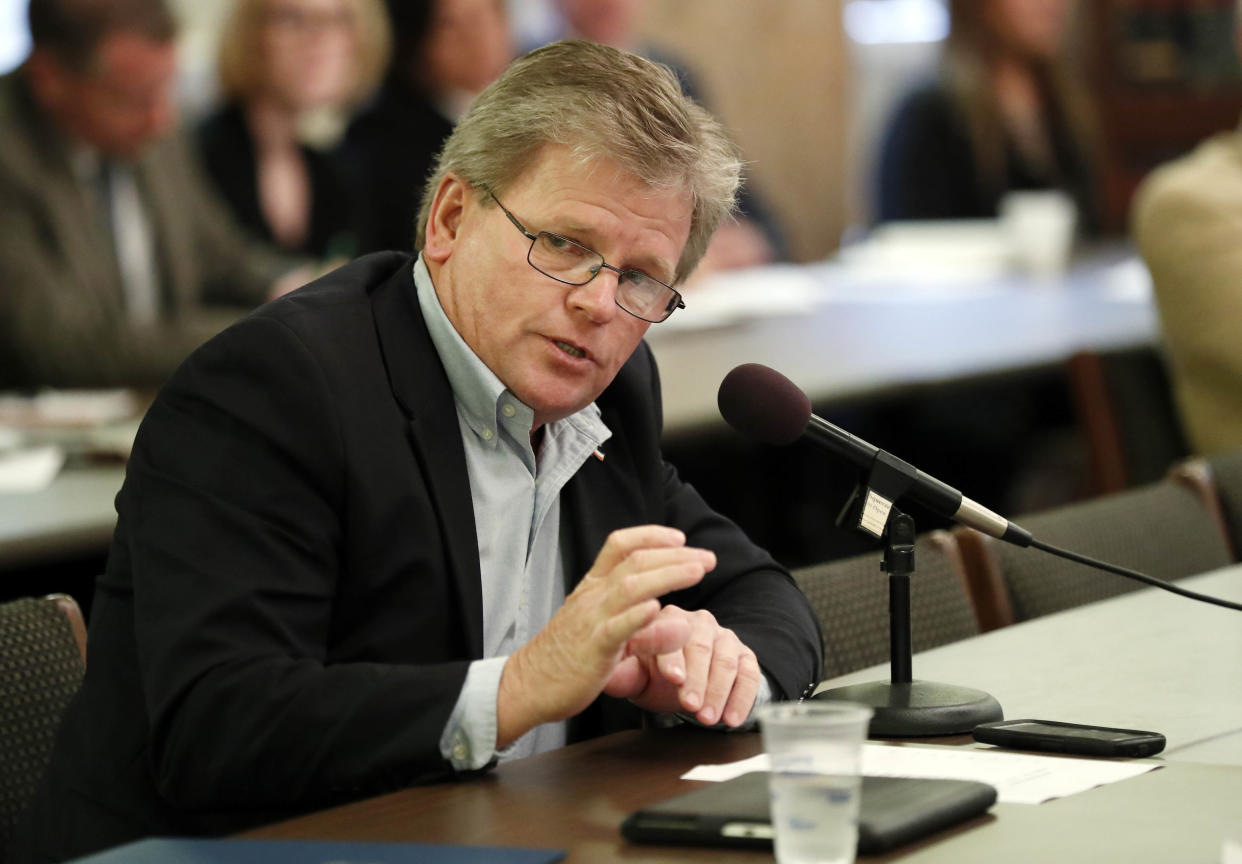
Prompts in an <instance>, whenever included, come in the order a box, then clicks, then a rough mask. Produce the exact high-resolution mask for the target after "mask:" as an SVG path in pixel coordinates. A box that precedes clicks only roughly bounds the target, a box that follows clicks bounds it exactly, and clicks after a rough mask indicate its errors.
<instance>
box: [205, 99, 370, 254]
mask: <svg viewBox="0 0 1242 864" xmlns="http://www.w3.org/2000/svg"><path fill="white" fill-rule="evenodd" d="M254 147H255V142H254V139H253V138H252V137H251V135H250V130H249V129H248V128H247V126H246V118H245V115H244V113H243V111H242V109H241V107H240V106H238V105H226V106H225V107H223V108H221V109H220V110H219V111H217V112H216V113H215V114H212V115H211V116H210V117H208V118H207V119H206V120H204V121H203V123H202V125H200V126H199V127H198V148H199V153H200V155H201V157H202V160H203V167H204V168H205V169H206V172H207V175H208V177H210V178H211V180H212V181H213V182H214V183H215V186H216V189H217V191H218V192H219V193H220V196H221V197H222V198H224V200H225V201H226V202H227V203H228V205H229V208H230V209H231V210H232V211H233V218H234V219H236V220H237V223H238V224H239V225H241V226H242V227H243V228H245V229H246V230H248V231H249V232H250V233H251V234H252V235H254V236H255V237H258V238H259V239H261V240H264V241H265V242H267V243H270V244H272V245H278V244H277V240H276V238H275V237H274V236H273V235H272V229H271V226H269V225H268V223H267V217H265V216H264V215H263V210H262V206H261V205H260V203H259V188H258V174H257V171H258V161H257V160H258V157H257V155H256V154H255V149H254ZM299 149H300V151H301V154H302V159H303V160H304V162H305V165H306V173H307V178H308V180H309V183H310V223H309V225H308V226H307V232H306V239H305V240H304V241H303V243H302V244H301V245H300V246H298V247H297V248H288V249H286V250H285V251H288V252H296V253H300V254H303V255H310V256H313V257H316V258H352V257H353V256H354V255H355V254H357V252H358V248H357V247H358V238H357V236H356V235H355V230H354V223H355V222H356V221H357V219H356V217H355V210H354V207H353V194H352V193H351V192H350V191H349V190H348V188H347V185H348V184H347V179H346V177H345V174H344V169H343V167H342V166H341V165H340V164H339V163H340V160H339V158H338V157H337V154H334V153H331V152H326V151H320V150H316V149H314V148H313V147H307V146H302V147H300V148H299Z"/></svg>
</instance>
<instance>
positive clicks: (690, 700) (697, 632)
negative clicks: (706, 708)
mask: <svg viewBox="0 0 1242 864" xmlns="http://www.w3.org/2000/svg"><path fill="white" fill-rule="evenodd" d="M718 628H719V625H718V624H717V623H716V619H715V618H714V617H712V616H711V615H710V614H707V613H701V612H700V613H695V614H694V615H693V616H691V633H690V638H689V639H687V640H686V645H685V647H684V648H682V649H681V653H682V655H683V656H684V657H685V660H686V681H685V683H684V684H682V686H681V694H680V695H681V704H682V707H683V708H685V709H686V710H687V711H692V712H697V711H698V710H699V709H700V708H702V707H703V704H704V702H703V699H704V694H705V693H706V692H707V676H708V672H709V671H710V669H711V661H712V650H713V645H714V643H715V638H716V631H717V629H718Z"/></svg>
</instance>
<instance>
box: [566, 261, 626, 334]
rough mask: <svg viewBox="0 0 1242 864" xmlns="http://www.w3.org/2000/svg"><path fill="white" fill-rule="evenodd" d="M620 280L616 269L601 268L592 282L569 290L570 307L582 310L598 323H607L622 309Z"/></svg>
mask: <svg viewBox="0 0 1242 864" xmlns="http://www.w3.org/2000/svg"><path fill="white" fill-rule="evenodd" d="M618 280H619V277H618V275H617V274H616V273H615V272H614V271H612V270H609V269H607V268H604V269H602V270H600V271H599V273H598V274H596V276H595V278H594V279H592V280H591V281H590V282H588V283H586V284H585V285H578V286H577V287H575V288H574V289H573V290H572V291H570V292H569V304H570V307H571V308H574V309H579V310H581V311H582V312H584V313H585V314H586V316H587V317H588V318H590V319H591V320H592V321H593V322H595V323H597V324H607V323H608V322H609V321H611V320H612V319H613V318H615V317H616V315H617V313H618V312H620V311H621V309H620V308H619V307H618V306H617V288H618V287H620V283H619V281H618Z"/></svg>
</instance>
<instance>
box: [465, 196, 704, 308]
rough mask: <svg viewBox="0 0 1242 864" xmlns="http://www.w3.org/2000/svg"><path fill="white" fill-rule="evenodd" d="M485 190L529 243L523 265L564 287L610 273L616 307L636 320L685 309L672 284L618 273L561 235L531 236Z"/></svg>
mask: <svg viewBox="0 0 1242 864" xmlns="http://www.w3.org/2000/svg"><path fill="white" fill-rule="evenodd" d="M484 191H485V192H487V194H488V195H490V196H491V198H492V200H493V201H495V202H496V206H498V207H499V208H500V209H501V210H503V211H504V212H505V215H506V216H508V217H509V221H510V222H512V223H513V226H514V227H515V228H517V229H518V230H519V231H521V232H522V234H523V235H524V236H525V237H526V238H527V239H528V240H530V251H529V252H527V253H526V263H528V264H530V266H532V267H534V268H535V269H536V270H538V271H539V272H540V273H542V274H543V275H544V276H548V277H550V278H552V279H555V280H556V281H557V282H562V283H564V284H566V285H585V284H587V283H588V282H590V281H591V280H592V279H594V278H595V277H596V276H598V275H599V271H601V270H611V271H612V272H613V273H616V274H617V297H616V302H617V305H618V306H620V307H621V308H622V309H623V310H625V311H626V312H628V313H629V314H631V315H633V316H634V317H635V318H641V319H642V320H644V321H650V322H651V323H652V324H659V323H660V322H661V321H663V320H665V319H666V318H668V316H670V315H672V314H673V313H674V312H675V311H677V310H678V309H685V308H686V304H685V303H683V302H682V300H681V294H679V293H678V292H677V291H676V290H674V288H673V287H672V286H671V285H665V284H664V283H663V282H661V281H660V280H659V279H656V278H654V277H651V276H648V275H647V274H646V273H644V272H643V271H641V270H620V269H618V268H616V267H613V266H612V265H611V264H608V263H606V262H605V261H604V256H603V255H601V254H599V253H598V252H596V251H595V250H593V249H588V248H587V247H586V246H583V245H582V244H581V243H578V242H576V241H573V240H570V239H569V238H568V237H562V236H561V235H560V234H553V233H552V232H550V231H540V232H539V233H538V234H532V233H530V232H529V231H527V230H526V226H524V225H523V224H522V223H521V222H519V221H518V220H517V217H516V216H514V215H513V214H512V213H510V212H509V209H508V208H507V207H505V205H503V204H501V203H500V199H499V198H497V197H496V196H495V194H494V193H493V192H492V191H491V190H490V189H485V190H484Z"/></svg>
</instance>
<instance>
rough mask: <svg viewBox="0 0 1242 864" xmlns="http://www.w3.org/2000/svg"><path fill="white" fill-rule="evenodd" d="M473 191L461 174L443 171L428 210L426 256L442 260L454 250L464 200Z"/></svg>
mask: <svg viewBox="0 0 1242 864" xmlns="http://www.w3.org/2000/svg"><path fill="white" fill-rule="evenodd" d="M472 194H473V191H472V187H471V186H470V184H468V183H467V182H466V181H465V180H463V179H462V178H461V177H459V176H457V175H456V174H454V173H453V172H451V171H450V172H448V173H447V174H445V175H444V178H443V179H442V180H441V181H440V185H439V186H438V187H437V188H436V194H435V197H433V198H432V199H431V209H430V210H429V211H428V213H427V234H426V236H425V238H424V240H423V255H424V256H425V257H427V258H429V259H430V260H432V261H434V262H436V263H437V264H443V263H444V262H445V261H447V260H448V259H449V257H450V256H451V255H452V254H453V249H454V247H455V246H456V245H457V238H458V233H459V231H460V230H461V220H462V216H463V215H464V213H465V208H466V202H467V200H468V199H469V197H470V196H471V195H472Z"/></svg>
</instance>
